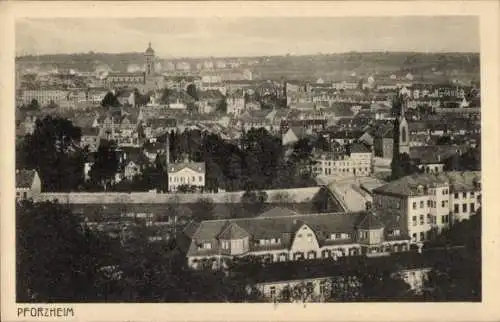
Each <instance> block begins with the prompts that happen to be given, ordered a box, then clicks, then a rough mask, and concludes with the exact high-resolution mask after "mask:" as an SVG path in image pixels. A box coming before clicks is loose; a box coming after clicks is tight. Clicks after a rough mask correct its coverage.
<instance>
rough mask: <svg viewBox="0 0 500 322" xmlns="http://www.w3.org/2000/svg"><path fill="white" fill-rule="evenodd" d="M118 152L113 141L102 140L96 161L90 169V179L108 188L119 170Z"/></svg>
mask: <svg viewBox="0 0 500 322" xmlns="http://www.w3.org/2000/svg"><path fill="white" fill-rule="evenodd" d="M118 165H119V160H118V153H117V152H116V145H115V143H114V142H113V141H105V140H103V141H101V144H100V145H99V148H98V149H97V152H96V155H95V162H94V164H93V165H92V168H91V169H90V172H89V175H90V180H91V182H93V183H94V184H95V185H99V186H101V187H104V189H106V188H107V187H108V186H109V185H110V184H111V183H112V182H113V180H114V178H115V174H116V173H117V171H118Z"/></svg>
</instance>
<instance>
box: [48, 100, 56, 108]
mask: <svg viewBox="0 0 500 322" xmlns="http://www.w3.org/2000/svg"><path fill="white" fill-rule="evenodd" d="M47 108H49V109H56V108H59V105H57V104H56V103H55V102H54V101H52V100H51V101H50V102H49V104H48V105H47Z"/></svg>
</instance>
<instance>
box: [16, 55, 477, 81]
mask: <svg viewBox="0 0 500 322" xmlns="http://www.w3.org/2000/svg"><path fill="white" fill-rule="evenodd" d="M207 59H208V58H207ZM217 59H224V58H217ZM231 59H232V60H234V59H238V58H231ZM241 60H242V62H243V65H244V62H245V61H248V60H258V61H259V63H257V64H255V65H252V66H247V68H249V69H250V70H251V71H252V72H253V73H254V77H255V78H261V79H279V78H287V79H310V80H315V79H317V78H319V77H322V78H324V79H325V80H336V79H345V78H346V77H349V76H351V75H353V76H354V75H355V77H360V76H367V75H379V76H386V75H389V74H392V73H394V74H396V75H405V74H406V73H408V72H411V73H412V74H413V75H414V77H415V78H416V79H419V78H422V79H423V78H429V77H430V78H432V77H437V76H440V77H443V78H451V77H453V78H469V79H470V78H474V79H478V78H479V54H478V53H402V52H399V53H398V52H373V53H372V52H371V53H358V52H350V53H339V54H317V55H308V56H290V55H286V56H272V57H269V56H267V57H266V56H262V57H256V58H250V57H245V58H241ZM160 61H162V62H163V63H165V62H166V60H162V59H160ZM184 61H186V62H191V63H192V64H194V63H195V62H197V61H200V59H199V58H197V59H195V58H193V59H190V58H185V59H184ZM16 62H17V63H18V64H19V65H21V66H23V67H32V66H40V67H42V66H43V67H58V68H75V69H77V70H80V71H93V70H95V68H96V67H98V66H101V65H107V66H109V67H110V68H111V69H113V70H117V71H125V70H126V69H127V66H128V65H129V64H137V65H141V64H143V63H144V57H143V54H142V53H120V54H106V53H93V52H89V53H82V54H54V55H43V56H24V57H18V58H16ZM193 67H194V66H193Z"/></svg>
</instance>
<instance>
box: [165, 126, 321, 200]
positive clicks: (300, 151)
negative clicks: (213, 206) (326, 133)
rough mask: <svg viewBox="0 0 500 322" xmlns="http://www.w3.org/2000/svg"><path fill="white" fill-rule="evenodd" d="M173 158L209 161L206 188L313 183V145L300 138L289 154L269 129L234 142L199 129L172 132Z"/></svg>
mask: <svg viewBox="0 0 500 322" xmlns="http://www.w3.org/2000/svg"><path fill="white" fill-rule="evenodd" d="M169 135H170V143H171V150H170V156H171V162H177V161H182V160H183V159H184V158H185V157H188V158H189V159H190V160H192V161H195V162H205V164H206V178H205V180H206V188H207V190H209V191H217V190H218V189H221V188H222V189H224V190H226V191H237V190H247V191H248V190H262V189H278V188H295V187H304V186H310V185H312V184H313V173H312V168H311V167H312V154H311V153H312V149H313V147H312V145H311V143H310V142H309V141H308V140H306V139H303V140H300V141H298V142H297V143H296V144H295V146H294V147H293V150H292V151H291V153H290V154H289V155H286V153H287V149H286V148H284V147H283V146H282V144H281V140H280V138H279V137H276V136H273V135H271V134H269V132H267V131H266V130H265V129H263V128H260V129H251V130H250V131H248V132H246V133H243V134H242V137H241V138H240V139H239V140H237V141H233V142H229V141H226V140H223V139H222V138H221V137H220V136H219V135H216V134H211V133H201V132H200V131H198V130H191V131H184V132H183V133H175V132H171V133H170V134H169Z"/></svg>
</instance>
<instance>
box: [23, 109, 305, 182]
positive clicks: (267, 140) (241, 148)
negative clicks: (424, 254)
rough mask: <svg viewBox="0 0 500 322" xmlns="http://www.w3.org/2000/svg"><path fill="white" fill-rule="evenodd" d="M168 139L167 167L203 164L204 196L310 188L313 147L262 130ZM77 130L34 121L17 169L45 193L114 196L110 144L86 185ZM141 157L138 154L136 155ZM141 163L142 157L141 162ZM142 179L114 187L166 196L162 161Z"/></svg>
mask: <svg viewBox="0 0 500 322" xmlns="http://www.w3.org/2000/svg"><path fill="white" fill-rule="evenodd" d="M166 135H168V136H169V139H170V160H169V162H170V163H172V162H183V161H188V160H189V161H193V162H205V165H206V169H205V170H206V172H205V173H206V177H205V182H206V184H205V190H206V191H215V192H216V191H218V190H219V189H224V190H226V191H241V190H246V191H255V190H263V189H281V188H295V187H305V186H312V185H314V180H313V178H314V175H313V171H312V165H313V161H312V154H311V153H312V149H313V146H312V144H311V142H310V141H309V140H307V139H302V140H300V141H298V142H297V143H296V144H295V146H294V147H293V149H292V150H291V151H288V150H287V149H286V148H284V147H283V146H282V144H281V140H280V139H279V137H275V136H273V135H271V134H269V133H268V132H267V131H266V130H265V129H263V128H261V129H252V130H250V131H248V132H247V133H244V134H243V135H242V137H241V138H240V139H239V140H237V141H232V142H230V141H226V140H223V139H222V138H221V137H220V136H219V135H217V134H213V133H206V132H204V133H202V132H200V131H199V130H186V131H184V132H182V133H181V132H170V133H169V134H165V135H164V136H163V137H160V138H159V141H160V142H162V143H165V142H166ZM80 142H81V129H80V128H78V127H76V126H74V125H73V124H72V122H71V121H69V120H67V119H64V118H61V117H52V116H46V117H45V118H43V119H40V120H37V122H36V127H35V131H34V133H33V134H31V135H30V134H28V135H26V136H25V137H24V139H23V140H20V141H19V142H18V143H17V145H16V168H18V169H21V168H25V169H35V170H37V171H38V173H39V175H40V179H41V181H42V189H43V190H44V191H48V192H49V191H60V192H65V191H78V190H82V189H86V190H89V189H90V190H103V189H107V190H113V189H114V188H113V186H115V174H116V173H117V172H118V171H122V170H123V168H122V167H123V164H120V155H119V154H118V152H117V147H116V145H115V144H114V143H113V142H107V141H105V140H103V141H102V144H101V146H100V147H99V148H98V151H97V152H96V153H95V154H93V158H92V160H93V164H92V166H91V169H90V172H89V176H90V181H89V182H86V181H85V175H84V164H85V163H86V162H87V161H89V160H90V155H91V154H90V152H89V151H88V149H87V148H83V149H81V148H80ZM140 153H142V151H140ZM144 159H145V157H144ZM145 164H146V165H145V166H144V168H143V169H142V171H141V173H140V174H139V175H138V176H137V177H136V178H134V179H133V180H132V181H127V182H124V183H121V185H118V187H117V189H120V190H121V191H147V190H151V189H157V190H159V191H165V190H166V183H167V182H168V177H167V171H166V168H165V167H166V164H165V156H164V154H163V155H159V156H158V158H157V160H156V161H155V162H153V163H149V161H145Z"/></svg>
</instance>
